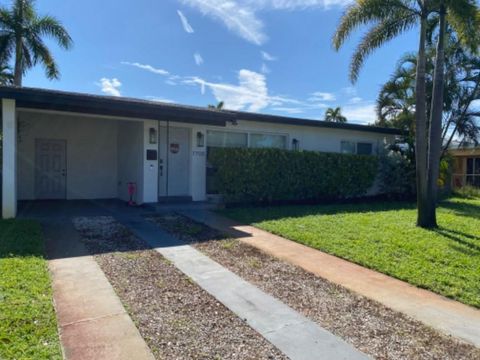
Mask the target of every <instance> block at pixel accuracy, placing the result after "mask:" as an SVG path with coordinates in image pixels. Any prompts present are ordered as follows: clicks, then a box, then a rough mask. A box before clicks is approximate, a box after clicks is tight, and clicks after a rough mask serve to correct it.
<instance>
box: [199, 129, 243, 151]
mask: <svg viewBox="0 0 480 360" xmlns="http://www.w3.org/2000/svg"><path fill="white" fill-rule="evenodd" d="M207 146H209V147H240V148H244V147H247V146H248V135H247V133H239V132H226V131H208V132H207Z"/></svg>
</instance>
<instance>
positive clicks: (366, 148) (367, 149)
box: [357, 142, 373, 155]
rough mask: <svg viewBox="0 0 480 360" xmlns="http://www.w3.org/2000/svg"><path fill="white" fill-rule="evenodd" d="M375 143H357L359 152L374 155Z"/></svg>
mask: <svg viewBox="0 0 480 360" xmlns="http://www.w3.org/2000/svg"><path fill="white" fill-rule="evenodd" d="M372 153H373V145H372V144H371V143H361V142H359V143H358V144H357V154H358V155H372Z"/></svg>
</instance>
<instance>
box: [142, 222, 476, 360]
mask: <svg viewBox="0 0 480 360" xmlns="http://www.w3.org/2000/svg"><path fill="white" fill-rule="evenodd" d="M151 220H152V221H154V222H155V223H157V224H158V225H160V226H162V227H163V228H164V229H165V230H167V231H170V232H171V233H172V234H175V235H176V236H178V237H180V238H182V239H183V240H184V241H187V242H190V243H193V245H194V246H195V247H196V248H197V249H198V250H200V251H202V252H203V253H205V254H206V255H208V256H209V257H210V258H212V259H214V260H215V261H217V262H219V263H220V264H222V265H223V266H225V267H226V268H228V269H229V270H231V271H233V272H234V273H236V274H237V275H239V276H240V277H242V278H243V279H245V280H247V281H249V282H250V283H252V284H255V285H256V286H258V287H259V288H261V289H262V290H264V291H265V292H267V293H269V294H271V295H273V296H275V297H276V298H277V299H279V300H281V301H283V302H284V303H286V304H288V305H289V306H290V307H292V308H293V309H295V310H297V311H298V312H301V313H302V314H304V315H305V316H306V317H308V318H310V319H312V320H313V321H315V322H317V323H318V324H320V325H321V326H322V327H324V328H325V329H327V330H329V331H330V332H332V333H333V334H335V335H338V336H340V337H342V338H343V339H345V340H346V341H347V342H349V343H351V344H352V345H354V346H355V347H356V348H357V349H359V350H361V351H363V352H365V353H366V354H369V355H370V356H372V357H374V358H376V359H468V360H473V359H480V349H479V348H476V347H474V346H472V345H469V344H466V343H464V342H461V341H458V340H457V339H455V338H453V337H450V336H446V335H443V334H440V333H439V332H437V331H435V330H433V329H432V328H430V327H428V326H426V325H424V324H422V323H420V322H419V321H416V320H413V319H411V318H409V317H408V316H406V315H404V314H402V313H399V312H396V311H393V310H391V309H389V308H386V307H385V306H383V305H381V304H379V303H377V302H375V301H373V300H370V299H367V298H365V297H363V296H360V295H358V294H355V293H353V292H351V291H349V290H347V289H345V288H343V287H341V286H338V285H335V284H333V283H330V282H329V281H327V280H325V279H322V278H320V277H317V276H315V275H313V274H311V273H309V272H306V271H304V270H303V269H301V268H299V267H296V266H294V265H290V264H288V263H286V262H284V261H281V260H278V259H276V258H274V257H272V256H270V255H267V254H265V253H263V252H262V251H260V250H258V249H256V248H254V247H252V246H249V245H247V244H245V243H242V242H241V241H239V240H234V239H228V238H227V239H226V237H225V236H223V235H222V234H221V233H219V232H218V231H216V230H214V229H211V228H209V227H207V226H205V225H203V224H199V223H197V222H194V221H193V220H190V219H188V218H186V217H183V216H181V215H177V214H169V215H166V216H157V217H155V218H151ZM212 239H214V240H212Z"/></svg>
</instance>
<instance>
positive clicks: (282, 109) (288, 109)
mask: <svg viewBox="0 0 480 360" xmlns="http://www.w3.org/2000/svg"><path fill="white" fill-rule="evenodd" d="M272 110H274V111H279V112H284V113H287V114H302V113H303V112H304V110H303V109H302V108H296V107H274V108H272Z"/></svg>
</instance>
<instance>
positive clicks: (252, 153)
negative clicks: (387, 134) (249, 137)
mask: <svg viewBox="0 0 480 360" xmlns="http://www.w3.org/2000/svg"><path fill="white" fill-rule="evenodd" d="M210 151H211V153H210V155H209V161H210V163H211V165H212V166H213V167H215V168H216V169H217V170H216V173H215V183H216V186H217V187H218V191H219V192H220V194H222V195H224V197H225V201H226V202H229V203H245V202H249V203H271V202H289V201H317V200H336V199H345V198H351V197H358V196H362V195H365V194H366V193H367V191H368V190H369V189H370V188H371V187H372V185H373V183H374V180H375V177H376V175H377V169H378V158H377V157H375V156H361V155H345V154H337V153H320V152H313V151H301V152H294V151H288V150H280V149H237V148H235V149H232V148H213V149H211V150H210Z"/></svg>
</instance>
